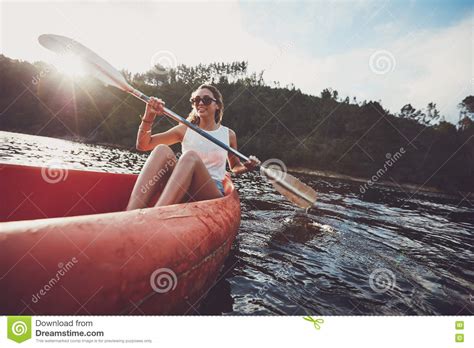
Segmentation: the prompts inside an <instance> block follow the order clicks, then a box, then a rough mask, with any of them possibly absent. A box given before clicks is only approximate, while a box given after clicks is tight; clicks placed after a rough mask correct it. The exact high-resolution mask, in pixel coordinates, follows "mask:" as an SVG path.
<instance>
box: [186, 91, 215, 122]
mask: <svg viewBox="0 0 474 348" xmlns="http://www.w3.org/2000/svg"><path fill="white" fill-rule="evenodd" d="M202 88H206V89H208V90H209V91H211V93H212V95H213V96H214V99H215V100H217V102H216V103H217V105H218V106H219V109H218V110H216V113H215V114H214V119H215V120H216V123H221V121H222V116H223V115H224V101H223V99H222V94H221V92H219V90H218V89H217V88H216V87H214V86H212V85H206V84H204V85H201V86H199V87H198V89H196V90H195V91H194V92H193V94H194V93H195V92H196V91H198V90H200V89H202ZM187 120H188V121H190V122H191V123H194V124H196V125H199V121H200V117H199V115H198V114H197V112H196V110H195V109H194V108H193V109H192V110H191V112H190V113H189V116H188V118H187Z"/></svg>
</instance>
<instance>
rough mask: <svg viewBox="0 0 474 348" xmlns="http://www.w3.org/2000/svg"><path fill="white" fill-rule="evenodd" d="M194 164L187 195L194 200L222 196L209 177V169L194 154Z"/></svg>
mask: <svg viewBox="0 0 474 348" xmlns="http://www.w3.org/2000/svg"><path fill="white" fill-rule="evenodd" d="M195 156H196V158H195V165H194V167H193V168H194V169H193V177H192V180H191V185H190V187H189V189H188V195H189V196H190V197H191V199H192V200H194V201H204V200H208V199H213V198H219V197H222V194H221V192H220V191H219V189H218V188H217V185H216V183H215V182H214V180H213V179H212V178H211V175H210V174H209V171H208V170H207V168H206V166H205V165H204V163H203V162H202V160H201V158H199V157H198V156H197V155H195Z"/></svg>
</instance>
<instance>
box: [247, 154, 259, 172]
mask: <svg viewBox="0 0 474 348" xmlns="http://www.w3.org/2000/svg"><path fill="white" fill-rule="evenodd" d="M249 159H250V161H247V162H245V163H244V166H245V168H247V170H248V171H249V172H250V171H252V170H254V169H255V167H257V166H259V165H260V161H259V159H258V158H257V157H255V156H250V157H249Z"/></svg>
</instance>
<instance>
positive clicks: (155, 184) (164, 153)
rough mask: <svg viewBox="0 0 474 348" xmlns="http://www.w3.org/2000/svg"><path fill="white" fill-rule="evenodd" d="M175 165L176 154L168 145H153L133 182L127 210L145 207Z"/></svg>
mask: <svg viewBox="0 0 474 348" xmlns="http://www.w3.org/2000/svg"><path fill="white" fill-rule="evenodd" d="M175 165H176V156H175V155H174V152H173V150H171V148H170V147H169V146H167V145H158V146H157V147H155V148H154V149H153V151H152V152H151V154H150V156H148V159H147V160H146V162H145V165H144V166H143V168H142V170H141V172H140V175H139V176H138V178H137V181H136V182H135V186H134V187H133V191H132V194H131V196H130V200H129V201H128V205H127V210H133V209H141V208H146V207H147V206H148V203H149V202H150V200H151V199H152V198H153V196H154V195H155V194H156V192H157V191H158V189H159V188H160V187H163V186H164V183H166V181H167V180H168V178H169V177H170V175H171V173H172V172H173V169H174V168H175Z"/></svg>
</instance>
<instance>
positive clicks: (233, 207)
mask: <svg viewBox="0 0 474 348" xmlns="http://www.w3.org/2000/svg"><path fill="white" fill-rule="evenodd" d="M42 170H43V173H44V169H42V168H37V167H26V166H16V165H1V170H0V182H1V184H0V185H1V187H0V188H1V191H2V192H5V193H6V195H5V197H6V198H7V199H6V200H3V202H4V203H2V207H1V209H0V218H1V219H2V220H1V221H9V222H1V223H0V311H1V312H2V313H4V314H10V315H11V314H20V313H21V314H27V313H29V314H56V315H67V314H69V315H71V314H194V313H195V310H196V309H197V308H198V304H199V301H200V300H201V299H202V298H203V297H204V296H205V295H206V293H207V291H208V290H209V289H210V288H211V287H212V285H213V284H214V282H215V280H216V277H217V275H218V273H219V271H220V270H221V268H222V265H223V263H224V260H225V258H226V257H227V255H228V253H229V251H230V249H231V246H232V243H233V241H234V239H235V236H236V233H237V230H238V228H239V224H240V203H239V197H238V194H237V192H236V190H235V188H234V186H233V184H232V182H231V181H230V179H229V178H227V179H226V181H225V190H226V195H225V197H223V198H219V199H213V200H208V201H202V202H189V203H183V204H176V205H171V206H167V207H157V208H155V207H152V208H147V209H139V210H134V211H123V207H124V206H125V205H126V201H127V200H128V197H129V195H130V192H131V189H132V187H133V184H134V182H135V180H136V176H135V175H129V174H111V173H98V172H85V171H79V170H68V171H67V179H66V180H64V181H61V182H57V183H50V182H46V181H45V180H44V175H41V171H42ZM13 178H15V180H13ZM97 182H98V183H97ZM56 185H60V186H56ZM94 185H95V186H94ZM61 186H62V189H61ZM104 187H105V189H106V190H105V192H103V190H104ZM87 190H89V193H87V194H85V193H86V192H87ZM19 192H20V194H19ZM72 192H74V193H76V195H72ZM65 193H66V194H67V197H69V198H68V199H66V198H64V196H65ZM20 195H21V196H22V197H23V203H22V204H20V203H21V202H18V196H20ZM104 195H106V197H107V195H108V199H104V197H103V196H104ZM45 196H46V197H47V198H48V199H44V198H45ZM95 196H97V199H94V197H95ZM25 197H26V198H25ZM71 197H73V198H74V199H72V198H71ZM61 198H62V199H63V200H62V201H61V204H59V203H58V200H61ZM74 201H75V202H76V203H77V204H76V205H75V206H74ZM107 201H108V202H109V204H107ZM11 202H14V204H11ZM48 202H49V203H48ZM19 204H20V205H19ZM88 205H91V206H90V207H88ZM33 208H34V209H33ZM32 209H33V210H32ZM29 210H30V211H29ZM107 210H109V211H107ZM28 211H29V212H28ZM65 211H66V212H67V215H68V216H65V217H64V216H63V217H61V214H63V213H64V212H65ZM86 211H87V212H86ZM91 211H92V214H91ZM84 213H86V214H87V215H83V214H84ZM38 215H42V218H38ZM71 215H75V216H71ZM31 216H33V218H34V219H35V220H22V221H11V220H13V219H16V220H19V219H22V218H31ZM51 216H54V217H51Z"/></svg>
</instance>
